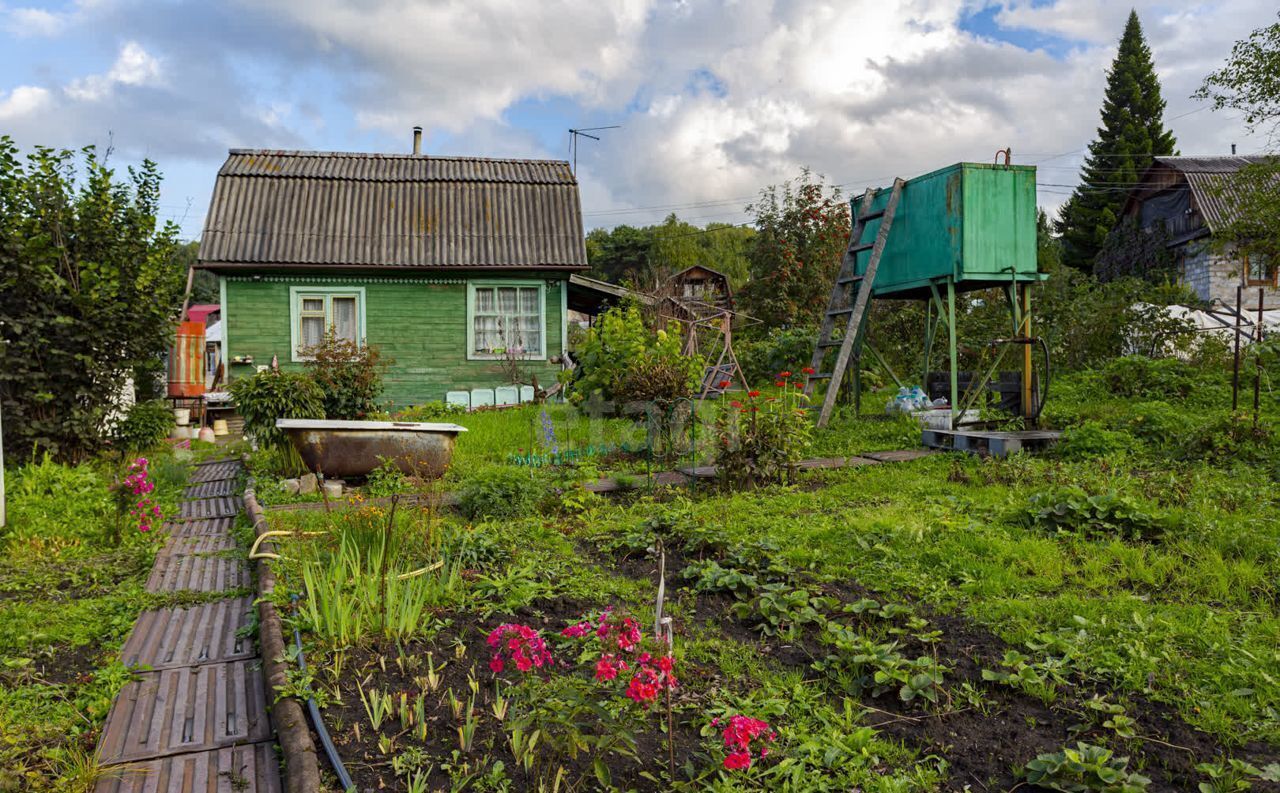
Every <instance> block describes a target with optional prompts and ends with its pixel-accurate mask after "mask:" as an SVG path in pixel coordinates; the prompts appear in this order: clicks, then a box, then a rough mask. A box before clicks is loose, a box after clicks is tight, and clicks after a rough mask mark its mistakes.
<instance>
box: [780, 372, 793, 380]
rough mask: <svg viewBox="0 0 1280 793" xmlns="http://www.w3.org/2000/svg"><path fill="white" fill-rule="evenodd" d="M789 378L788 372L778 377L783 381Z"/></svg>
mask: <svg viewBox="0 0 1280 793" xmlns="http://www.w3.org/2000/svg"><path fill="white" fill-rule="evenodd" d="M790 376H791V373H790V372H783V373H782V374H780V375H778V377H781V378H782V379H784V380H785V379H787V378H788V377H790Z"/></svg>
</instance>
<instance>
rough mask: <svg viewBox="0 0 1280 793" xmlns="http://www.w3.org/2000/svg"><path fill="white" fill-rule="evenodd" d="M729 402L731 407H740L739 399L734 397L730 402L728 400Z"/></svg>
mask: <svg viewBox="0 0 1280 793" xmlns="http://www.w3.org/2000/svg"><path fill="white" fill-rule="evenodd" d="M729 404H730V405H731V406H732V407H735V408H740V407H742V403H741V402H739V401H738V400H736V399H735V400H733V401H732V402H730V403H729Z"/></svg>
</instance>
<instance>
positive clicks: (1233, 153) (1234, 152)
mask: <svg viewBox="0 0 1280 793" xmlns="http://www.w3.org/2000/svg"><path fill="white" fill-rule="evenodd" d="M1231 156H1232V157H1234V156H1236V144H1234V143H1232V144H1231Z"/></svg>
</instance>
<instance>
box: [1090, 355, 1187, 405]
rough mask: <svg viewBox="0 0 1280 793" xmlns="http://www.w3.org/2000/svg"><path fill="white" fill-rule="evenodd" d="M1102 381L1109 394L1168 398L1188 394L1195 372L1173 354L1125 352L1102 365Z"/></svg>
mask: <svg viewBox="0 0 1280 793" xmlns="http://www.w3.org/2000/svg"><path fill="white" fill-rule="evenodd" d="M1102 381H1103V384H1104V385H1105V386H1106V387H1107V389H1108V390H1109V391H1110V392H1111V394H1112V395H1113V396H1119V397H1142V398H1146V399H1168V398H1170V397H1186V396H1187V395H1188V394H1190V393H1191V389H1192V388H1193V387H1194V386H1195V373H1194V372H1193V371H1192V369H1191V367H1190V366H1189V365H1187V364H1186V363H1184V362H1183V361H1180V360H1178V359H1176V358H1158V359H1153V358H1147V357H1146V356H1143V355H1126V356H1125V357H1123V358H1117V359H1115V360H1114V361H1111V362H1110V363H1108V364H1107V365H1106V367H1105V368H1104V369H1103V370H1102Z"/></svg>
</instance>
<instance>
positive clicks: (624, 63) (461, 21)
mask: <svg viewBox="0 0 1280 793" xmlns="http://www.w3.org/2000/svg"><path fill="white" fill-rule="evenodd" d="M650 5H651V3H650V2H649V0H622V2H617V3H596V2H589V3H582V2H578V3H574V2H533V3H531V2H526V1H525V0H498V1H497V2H472V1H471V0H445V2H440V3H431V4H427V3H412V2H404V1H403V0H392V1H390V2H374V3H364V4H360V5H358V6H356V5H352V4H350V3H347V2H342V1H341V0H276V2H267V3H262V4H259V5H256V6H255V7H256V8H257V9H259V10H260V11H262V12H264V13H268V14H271V15H272V16H273V17H274V18H275V19H276V20H277V21H279V22H280V23H281V24H282V25H284V26H285V27H286V28H288V29H293V30H300V31H302V32H303V34H304V35H305V36H306V37H307V39H308V40H309V43H310V46H311V47H312V48H313V49H314V50H319V51H322V52H324V53H326V54H328V55H330V56H331V60H330V62H331V63H334V64H338V63H341V64H344V65H350V66H354V67H356V69H358V72H359V77H358V79H357V80H356V81H355V83H356V85H350V84H348V85H346V86H344V87H345V88H346V98H347V100H348V101H351V102H352V103H353V104H355V105H356V106H357V116H356V117H357V119H358V121H359V123H360V124H361V125H364V126H366V127H376V128H380V129H384V130H395V131H396V132H400V131H402V130H404V129H407V128H408V127H409V126H411V125H412V124H414V123H423V124H426V125H430V126H433V127H437V128H440V129H443V130H448V131H456V130H459V129H462V128H464V127H465V126H466V125H467V124H469V123H472V122H474V121H477V120H491V119H495V118H498V117H499V116H500V115H501V113H502V112H503V111H504V110H506V109H507V108H508V107H509V106H510V105H511V104H512V103H514V102H517V101H519V100H520V99H522V98H524V97H527V96H530V95H540V94H543V95H545V94H570V95H575V96H594V97H600V96H602V92H603V90H604V89H605V87H606V86H607V85H608V84H609V82H610V81H611V80H614V79H616V78H617V77H618V76H619V74H620V73H621V72H622V71H623V70H626V69H630V68H632V67H634V66H635V65H636V62H637V60H638V58H639V53H637V52H636V51H635V48H634V44H635V41H636V38H637V36H638V35H639V34H640V33H641V32H642V31H643V29H644V22H645V17H646V14H647V13H648V11H649V7H650ZM340 68H341V67H340ZM369 100H374V101H369Z"/></svg>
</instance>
